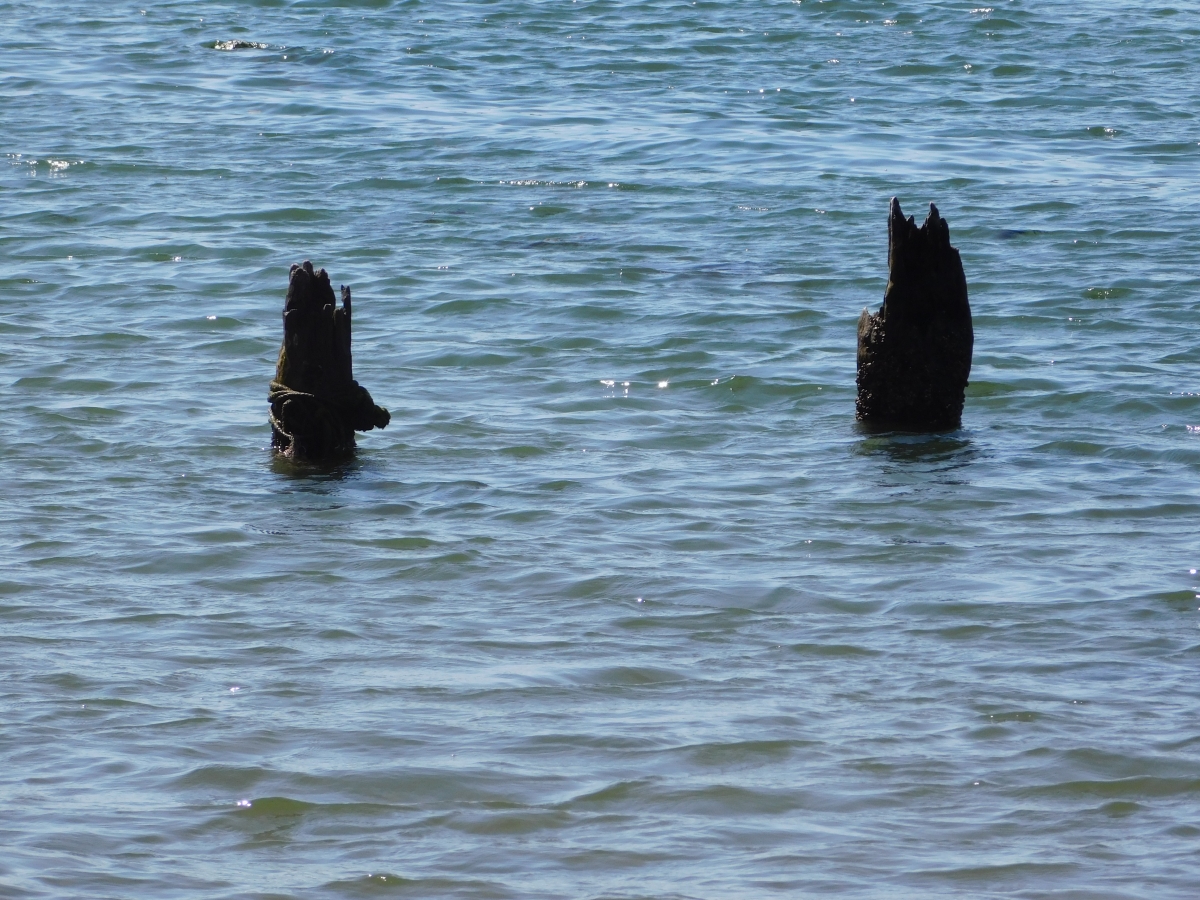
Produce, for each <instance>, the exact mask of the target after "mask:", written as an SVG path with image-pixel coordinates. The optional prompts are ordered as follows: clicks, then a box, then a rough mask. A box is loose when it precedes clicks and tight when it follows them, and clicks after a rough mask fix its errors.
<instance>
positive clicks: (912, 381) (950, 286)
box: [855, 197, 975, 431]
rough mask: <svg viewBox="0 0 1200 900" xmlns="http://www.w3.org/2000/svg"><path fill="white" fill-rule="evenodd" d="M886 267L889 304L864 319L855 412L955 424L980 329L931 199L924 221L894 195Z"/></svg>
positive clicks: (913, 425)
mask: <svg viewBox="0 0 1200 900" xmlns="http://www.w3.org/2000/svg"><path fill="white" fill-rule="evenodd" d="M888 270H889V272H888V285H887V290H886V291H885V292H884V295H883V306H881V307H880V308H879V312H877V313H875V314H874V315H871V313H870V312H868V311H867V310H865V309H864V310H863V311H862V316H860V317H859V320H858V401H857V403H856V404H855V407H856V413H857V416H858V418H859V419H861V420H862V421H864V422H870V423H873V424H879V425H884V426H891V427H896V428H904V429H913V430H928V431H935V430H945V429H951V428H957V427H958V426H959V425H960V424H961V423H962V411H963V401H964V392H965V390H966V387H967V378H968V376H969V375H970V374H971V351H972V349H973V347H974V344H975V333H974V331H973V330H972V328H971V306H970V303H968V302H967V278H966V275H965V274H964V273H963V267H962V259H961V258H960V257H959V255H958V251H957V250H956V249H955V248H954V247H951V246H950V226H949V225H947V224H946V221H945V220H944V219H943V218H942V217H941V216H939V215H938V211H937V207H936V206H934V205H933V204H932V203H931V204H929V217H928V218H927V219H926V220H925V224H924V225H922V226H921V227H920V228H918V227H917V225H916V223H915V222H914V221H913V219H912V217H909V218H907V219H905V218H904V213H903V212H901V210H900V202H899V201H898V200H897V199H896V198H895V197H893V198H892V204H891V210H890V213H889V215H888Z"/></svg>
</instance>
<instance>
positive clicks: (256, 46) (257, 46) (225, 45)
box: [205, 40, 271, 50]
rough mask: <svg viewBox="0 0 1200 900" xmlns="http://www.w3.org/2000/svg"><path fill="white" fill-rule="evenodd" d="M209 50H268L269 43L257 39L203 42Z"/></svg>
mask: <svg viewBox="0 0 1200 900" xmlns="http://www.w3.org/2000/svg"><path fill="white" fill-rule="evenodd" d="M205 46H206V47H208V48H209V49H210V50H270V49H271V45H270V44H262V43H259V42H258V41H241V40H234V41H213V42H211V43H209V44H205Z"/></svg>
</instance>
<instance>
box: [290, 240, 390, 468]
mask: <svg viewBox="0 0 1200 900" xmlns="http://www.w3.org/2000/svg"><path fill="white" fill-rule="evenodd" d="M268 399H270V401H271V446H272V447H274V448H275V449H276V450H277V451H278V452H279V453H281V454H282V455H284V456H287V457H290V458H291V459H295V460H298V461H306V462H335V461H337V460H340V459H346V458H347V457H349V456H351V455H352V454H353V453H354V446H355V445H354V432H356V431H370V430H371V429H372V428H385V427H387V424H388V422H389V421H391V415H390V414H389V413H388V411H387V410H386V409H384V408H383V407H380V406H376V405H375V401H374V400H372V399H371V395H370V393H368V391H367V389H366V388H364V387H363V386H362V385H360V384H359V383H358V382H357V381H355V380H354V373H353V362H352V360H351V356H350V289H349V288H348V287H345V286H343V287H342V305H341V308H340V309H339V308H338V306H337V300H336V299H335V298H334V296H333V286H332V285H331V284H330V283H329V275H328V274H327V273H326V271H325V270H324V269H321V270H320V271H319V272H314V271H313V267H312V263H311V262H308V261H307V260H305V262H304V265H301V266H292V271H291V275H290V277H289V280H288V292H287V299H286V300H285V301H284V304H283V346H282V347H280V348H279V363H278V365H277V366H276V368H275V380H274V381H272V382H271V390H270V393H269V394H268Z"/></svg>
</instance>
